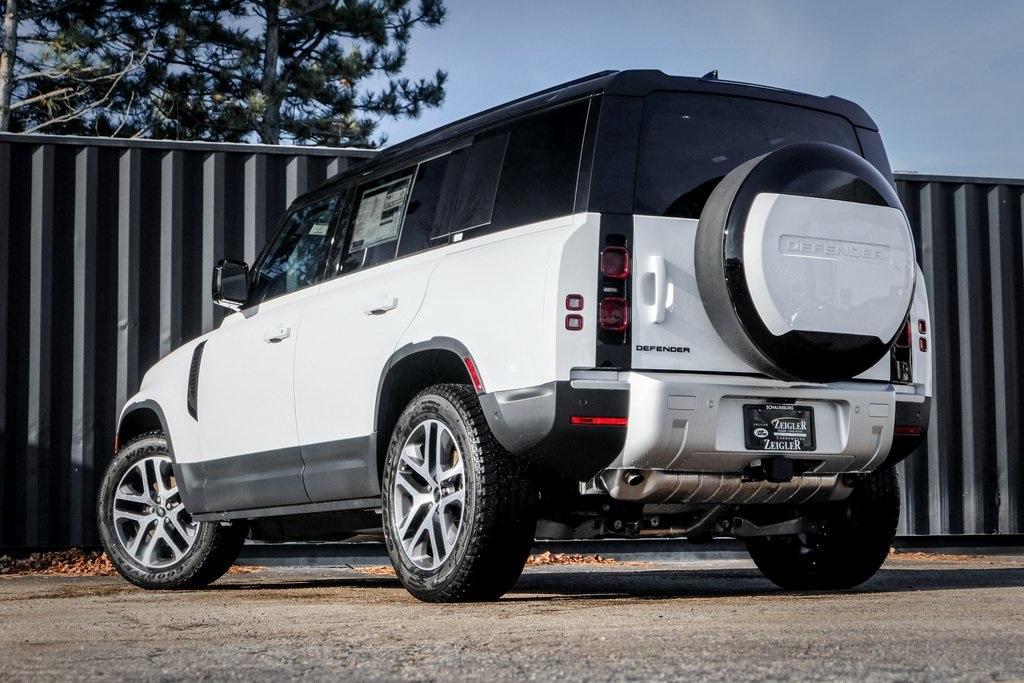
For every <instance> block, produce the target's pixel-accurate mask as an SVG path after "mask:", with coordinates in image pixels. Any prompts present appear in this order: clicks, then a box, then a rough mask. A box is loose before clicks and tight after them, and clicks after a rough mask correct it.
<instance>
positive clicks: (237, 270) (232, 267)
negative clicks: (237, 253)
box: [213, 259, 249, 311]
mask: <svg viewBox="0 0 1024 683" xmlns="http://www.w3.org/2000/svg"><path fill="white" fill-rule="evenodd" d="M248 300H249V264H247V263H246V262H245V261H234V260H232V259H224V260H223V261H220V262H219V263H218V264H217V265H216V267H215V268H214V269H213V303H215V304H217V305H218V306H223V307H224V308H230V309H231V310H232V311H237V310H239V309H241V308H242V306H244V305H245V302H246V301H248Z"/></svg>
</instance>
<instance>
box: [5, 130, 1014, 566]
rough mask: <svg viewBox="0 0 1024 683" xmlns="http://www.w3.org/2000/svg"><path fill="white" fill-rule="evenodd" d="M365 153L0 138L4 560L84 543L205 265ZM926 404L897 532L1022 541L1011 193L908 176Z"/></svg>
mask: <svg viewBox="0 0 1024 683" xmlns="http://www.w3.org/2000/svg"><path fill="white" fill-rule="evenodd" d="M367 154H369V153H368V152H365V151H360V150H331V149H313V148H294V147H292V148H288V147H267V146H258V145H223V144H221V145H217V144H204V143H175V142H157V141H132V142H126V141H104V140H96V139H92V138H88V139H87V138H77V139H76V138H62V137H49V136H19V135H6V134H0V546H26V545H27V546H43V545H67V544H92V543H95V542H96V536H95V529H94V525H93V507H94V505H95V496H94V493H95V490H96V486H97V482H98V478H99V476H100V474H101V472H102V468H103V467H104V466H105V465H106V463H107V461H108V459H109V457H110V445H111V442H112V432H113V427H114V421H115V418H116V412H117V409H118V407H119V406H120V405H121V404H122V403H123V402H124V400H125V399H126V398H127V397H128V396H129V395H131V393H132V392H133V391H134V390H135V388H136V387H137V385H138V383H139V380H140V378H141V376H142V374H143V372H144V371H145V369H146V368H148V367H149V366H150V365H152V364H153V363H154V362H155V361H156V360H158V359H159V358H160V357H161V356H163V355H164V354H166V353H167V352H168V351H170V350H171V349H173V348H174V347H175V346H177V345H178V344H180V343H181V342H182V341H183V340H186V339H189V338H192V337H194V336H196V335H198V334H200V333H201V332H202V331H203V330H207V329H210V328H212V327H213V326H215V325H216V324H218V323H219V321H220V317H221V314H220V311H219V310H218V309H216V308H215V307H214V306H213V305H212V304H211V303H210V298H209V278H210V272H211V268H212V266H213V263H214V262H215V260H216V259H219V258H221V257H223V256H224V255H242V256H243V257H244V258H245V259H246V260H247V261H249V262H252V260H253V258H254V256H255V254H256V252H257V251H258V249H259V248H260V246H261V245H262V243H263V242H264V241H265V239H266V237H267V231H268V229H271V228H272V227H273V224H274V222H275V221H276V220H277V219H278V217H279V216H280V215H281V213H282V212H283V210H284V208H285V207H286V206H287V204H288V202H290V201H291V199H292V198H293V197H295V196H296V195H298V194H300V193H302V192H303V191H304V190H305V189H307V188H309V187H312V186H314V185H315V184H317V183H318V182H319V181H321V180H323V179H324V178H326V177H328V176H330V175H333V174H334V173H337V172H339V171H341V170H343V169H345V168H346V167H347V166H348V165H349V164H350V163H353V161H354V160H355V159H356V158H358V157H364V156H366V155H367ZM899 190H900V195H901V198H902V199H903V202H904V204H905V205H906V207H907V211H908V213H909V215H910V218H911V222H912V223H913V224H914V226H915V231H916V236H917V240H918V242H917V244H918V250H919V256H920V258H921V263H922V267H923V268H924V271H925V274H926V277H927V279H928V288H929V291H930V293H931V297H932V308H933V317H934V320H933V327H934V330H933V332H932V334H931V336H932V337H933V341H934V344H935V347H936V348H935V351H936V361H937V370H936V380H937V384H938V395H937V398H936V401H935V402H934V405H935V410H936V411H937V413H936V415H933V425H934V428H933V429H932V430H931V432H930V435H929V441H928V446H927V452H924V449H922V452H919V453H917V454H916V455H915V456H913V457H912V459H911V460H910V461H908V463H907V464H906V465H905V466H904V475H905V477H904V479H905V482H906V484H907V485H906V487H905V488H906V493H905V496H906V505H905V506H904V520H903V525H902V526H903V530H904V532H905V533H911V534H960V533H1021V532H1024V472H1022V468H1021V466H1020V464H1019V462H1018V461H1017V456H1018V453H1019V452H1020V450H1021V445H1022V430H1021V426H1020V420H1021V417H1022V416H1021V389H1020V387H1021V385H1022V383H1024V382H1022V381H1024V374H1022V368H1021V354H1022V348H1021V346H1022V345H1021V336H1020V332H1021V330H1020V326H1021V315H1022V313H1024V311H1022V310H1021V308H1022V305H1024V302H1022V285H1024V282H1022V278H1024V275H1022V256H1024V251H1022V246H1024V245H1022V239H1021V233H1022V223H1021V203H1022V191H1024V181H1010V180H990V179H978V178H946V177H928V176H916V175H904V176H901V177H900V178H899Z"/></svg>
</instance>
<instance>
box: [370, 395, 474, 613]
mask: <svg viewBox="0 0 1024 683" xmlns="http://www.w3.org/2000/svg"><path fill="white" fill-rule="evenodd" d="M427 420H438V421H439V422H441V423H442V424H444V425H445V426H446V427H447V428H448V429H449V430H451V433H452V436H453V437H454V439H455V444H456V446H457V447H458V449H459V453H461V455H462V459H463V467H464V478H465V504H464V506H463V512H462V527H461V529H460V532H459V536H458V538H457V539H456V541H455V547H454V548H453V550H452V552H451V553H450V554H449V555H448V557H447V558H445V561H444V562H442V563H441V565H440V566H439V567H438V568H437V569H432V570H424V569H421V568H419V567H417V566H416V565H415V564H413V563H412V561H411V560H410V559H409V558H408V557H406V555H405V550H404V549H403V548H402V544H401V541H400V540H399V539H398V538H397V537H396V536H395V532H394V520H393V507H392V505H393V484H394V476H395V472H396V471H397V469H398V464H399V454H400V452H401V448H402V446H403V445H404V444H405V442H406V440H407V439H408V438H409V435H410V434H412V432H413V430H415V429H416V427H417V426H419V425H420V424H422V423H423V422H425V421H427ZM479 467H480V450H479V448H478V446H477V444H476V443H475V442H474V441H473V439H471V438H470V435H469V432H468V431H467V428H466V418H465V416H463V415H462V413H461V412H460V411H459V409H458V408H457V407H456V406H455V405H453V404H452V403H451V402H450V401H449V400H448V399H446V398H445V397H443V396H440V395H438V394H433V393H425V394H421V395H420V396H418V397H417V398H416V399H414V400H413V402H412V403H410V404H409V406H408V407H407V408H406V409H405V411H404V412H403V413H402V415H401V416H400V417H399V418H398V422H397V424H396V425H395V430H394V433H393V436H392V438H391V442H390V444H389V446H388V453H387V456H386V458H385V470H384V479H383V492H382V493H383V496H382V498H383V502H384V505H383V517H384V538H385V542H386V544H387V548H388V553H389V555H390V557H391V560H392V565H393V566H394V568H395V571H396V572H397V573H398V574H399V578H400V579H401V580H402V583H403V584H405V585H406V586H407V587H408V588H409V589H410V590H413V591H416V592H419V591H422V592H424V593H433V592H439V591H443V590H444V589H445V587H446V586H447V585H448V584H449V583H451V582H452V581H453V580H455V578H456V575H457V574H458V573H459V571H460V569H461V568H462V565H463V563H464V560H465V558H466V555H467V554H468V553H469V552H470V545H471V539H472V538H473V536H474V534H473V526H474V524H475V523H476V521H477V519H476V518H477V511H478V509H479V504H480V501H479V496H478V495H477V494H478V482H479V479H478V472H479Z"/></svg>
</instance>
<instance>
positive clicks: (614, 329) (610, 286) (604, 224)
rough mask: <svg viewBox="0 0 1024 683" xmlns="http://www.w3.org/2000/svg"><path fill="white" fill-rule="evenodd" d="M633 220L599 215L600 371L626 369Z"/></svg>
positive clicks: (598, 340)
mask: <svg viewBox="0 0 1024 683" xmlns="http://www.w3.org/2000/svg"><path fill="white" fill-rule="evenodd" d="M632 230H633V217H632V216H623V215H606V216H601V242H600V245H599V247H598V252H597V254H596V256H597V297H596V298H595V299H594V302H595V305H594V308H596V309H597V315H596V316H595V317H596V318H597V321H596V323H597V324H596V325H594V327H595V328H596V331H597V335H596V336H597V339H596V341H597V348H596V354H595V357H594V360H595V361H596V365H597V367H599V368H623V369H625V368H629V367H630V363H631V358H632V356H631V353H630V348H631V346H630V334H629V333H630V326H629V307H630V304H629V301H630V298H631V297H632V286H633V282H632V280H633V273H632V252H631V250H630V241H631V240H632Z"/></svg>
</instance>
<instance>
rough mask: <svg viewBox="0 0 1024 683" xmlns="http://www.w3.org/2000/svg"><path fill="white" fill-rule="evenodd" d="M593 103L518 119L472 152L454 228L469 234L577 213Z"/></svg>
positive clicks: (488, 136) (486, 137)
mask: <svg viewBox="0 0 1024 683" xmlns="http://www.w3.org/2000/svg"><path fill="white" fill-rule="evenodd" d="M588 106H589V104H588V102H577V103H575V104H571V105H568V106H565V107H560V108H558V109H554V110H551V111H547V112H544V113H542V114H538V115H536V116H531V117H529V118H526V119H522V120H520V121H517V122H515V123H513V124H511V125H510V126H507V127H505V128H502V129H500V130H498V131H495V132H492V133H489V134H486V135H484V136H481V137H478V138H477V140H475V141H474V143H473V146H472V147H470V148H469V150H467V160H466V169H465V173H464V176H463V180H462V185H461V187H460V189H459V195H458V201H457V203H456V208H455V216H454V219H453V221H452V230H453V231H455V232H459V231H463V230H471V229H473V230H474V232H473V233H472V234H470V235H467V237H471V236H475V235H478V234H485V233H488V232H494V231H497V230H503V229H505V228H511V227H515V226H519V225H527V224H529V223H536V222H537V221H542V220H546V219H549V218H555V217H556V216H565V215H568V214H571V213H572V211H573V203H574V200H575V195H576V177H577V174H578V172H579V163H580V152H581V150H582V147H583V132H584V129H585V128H586V123H587V111H588Z"/></svg>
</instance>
